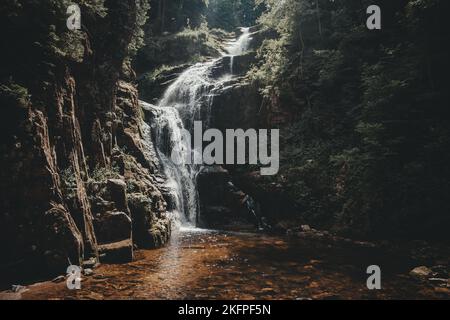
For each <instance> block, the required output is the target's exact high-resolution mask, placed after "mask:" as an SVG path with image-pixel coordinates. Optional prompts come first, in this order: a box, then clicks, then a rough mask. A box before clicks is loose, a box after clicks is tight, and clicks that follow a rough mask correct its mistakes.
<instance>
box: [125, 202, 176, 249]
mask: <svg viewBox="0 0 450 320" xmlns="http://www.w3.org/2000/svg"><path fill="white" fill-rule="evenodd" d="M160 196H161V197H162V195H161V194H160V195H158V196H156V197H154V198H153V199H154V200H158V199H160V198H159V197H160ZM128 200H129V206H130V210H131V216H132V221H133V241H134V243H135V244H136V245H137V246H138V247H139V248H143V249H153V248H159V247H161V246H163V245H164V244H166V243H167V241H168V240H169V238H170V235H171V221H170V219H169V218H167V217H166V216H165V213H162V212H160V211H159V209H160V208H159V207H158V206H157V205H155V204H156V203H155V202H156V201H153V200H152V198H151V197H147V196H144V195H143V194H132V195H130V196H129V199H128Z"/></svg>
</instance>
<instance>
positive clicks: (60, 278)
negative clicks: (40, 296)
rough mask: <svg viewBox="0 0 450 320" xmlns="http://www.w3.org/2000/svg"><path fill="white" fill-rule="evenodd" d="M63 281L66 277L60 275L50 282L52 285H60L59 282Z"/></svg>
mask: <svg viewBox="0 0 450 320" xmlns="http://www.w3.org/2000/svg"><path fill="white" fill-rule="evenodd" d="M65 280H66V277H65V276H62V275H61V276H58V277H56V278H55V279H53V280H52V282H53V283H61V282H64V281H65Z"/></svg>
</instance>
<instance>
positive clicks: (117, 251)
mask: <svg viewBox="0 0 450 320" xmlns="http://www.w3.org/2000/svg"><path fill="white" fill-rule="evenodd" d="M98 252H99V256H100V261H101V262H102V263H110V264H114V263H127V262H131V261H133V242H132V241H131V239H127V240H123V241H119V242H114V243H108V244H103V245H100V246H99V247H98Z"/></svg>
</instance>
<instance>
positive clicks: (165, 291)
mask: <svg viewBox="0 0 450 320" xmlns="http://www.w3.org/2000/svg"><path fill="white" fill-rule="evenodd" d="M136 256H137V259H136V261H135V262H133V263H129V264H126V265H102V266H100V267H99V268H98V269H96V270H95V274H94V275H93V276H91V277H88V278H85V279H83V282H82V290H80V291H69V290H67V289H66V288H65V283H59V284H54V283H44V284H39V285H35V286H33V287H31V288H30V290H29V291H28V292H25V293H24V294H23V297H24V298H28V299H35V298H47V299H48V298H52V299H60V298H63V299H311V298H312V299H341V298H342V299H356V298H358V299H361V298H362V299H372V298H403V299H404V298H420V297H429V298H434V297H436V296H434V293H433V291H432V290H431V289H429V288H426V287H420V288H419V287H418V284H417V283H416V282H414V281H412V280H411V279H409V278H407V277H404V276H401V274H405V273H406V274H407V271H408V270H409V268H410V265H409V264H408V261H401V260H402V259H399V257H393V256H389V255H388V254H386V253H384V252H381V251H380V250H377V249H368V248H364V249H355V248H352V247H347V246H345V245H336V244H334V243H327V242H324V241H317V240H314V241H313V240H304V239H303V240H300V239H287V238H283V237H275V236H267V235H261V234H252V233H238V232H236V233H225V232H218V231H212V230H201V229H195V228H182V229H181V230H180V231H179V232H176V233H175V234H174V235H173V238H172V241H171V243H170V245H169V246H167V247H166V248H161V249H158V250H152V251H139V252H138V253H137V255H136ZM372 264H378V265H380V266H381V267H382V271H383V280H382V285H383V290H381V291H369V290H368V289H367V287H366V279H367V275H366V273H365V272H366V268H367V266H369V265H372ZM441 298H442V297H441Z"/></svg>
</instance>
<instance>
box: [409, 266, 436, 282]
mask: <svg viewBox="0 0 450 320" xmlns="http://www.w3.org/2000/svg"><path fill="white" fill-rule="evenodd" d="M409 275H410V276H411V277H414V278H416V279H427V278H428V277H430V276H432V275H433V271H432V270H431V269H430V268H428V267H425V266H421V267H416V268H414V269H412V270H411V271H410V272H409Z"/></svg>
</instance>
